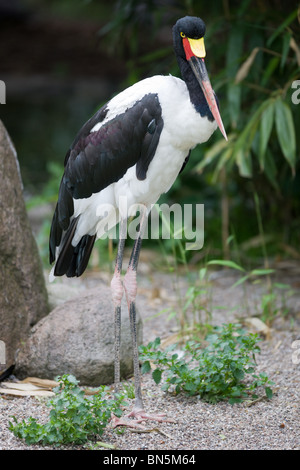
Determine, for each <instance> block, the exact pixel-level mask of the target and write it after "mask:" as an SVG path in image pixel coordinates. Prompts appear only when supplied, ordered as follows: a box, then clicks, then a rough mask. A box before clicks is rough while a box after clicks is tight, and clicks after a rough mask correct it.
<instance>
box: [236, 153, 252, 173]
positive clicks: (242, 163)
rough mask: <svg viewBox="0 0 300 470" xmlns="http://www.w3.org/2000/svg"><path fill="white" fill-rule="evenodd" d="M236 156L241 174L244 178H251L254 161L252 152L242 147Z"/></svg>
mask: <svg viewBox="0 0 300 470" xmlns="http://www.w3.org/2000/svg"><path fill="white" fill-rule="evenodd" d="M235 158H236V163H237V166H238V167H239V172H240V175H241V176H243V177H244V178H251V176H252V161H251V155H250V152H249V151H248V150H245V149H244V148H242V147H240V148H239V149H238V150H237V152H236V154H235Z"/></svg>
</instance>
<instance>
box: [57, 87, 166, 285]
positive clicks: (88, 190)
mask: <svg viewBox="0 0 300 470" xmlns="http://www.w3.org/2000/svg"><path fill="white" fill-rule="evenodd" d="M107 111H108V108H107V106H104V107H103V108H101V109H100V110H99V111H98V112H97V113H96V114H95V115H94V116H93V117H92V118H91V119H90V120H89V121H88V122H87V123H86V124H85V125H84V126H83V127H82V129H81V130H80V132H79V133H78V135H77V136H76V138H75V140H74V142H73V144H72V146H71V147H70V149H69V151H68V153H67V155H66V158H65V170H64V175H63V178H62V180H61V184H60V188H59V195H58V202H57V205H56V209H55V212H54V215H53V220H52V226H51V232H50V242H49V251H50V263H53V261H55V249H56V247H58V246H60V255H59V259H58V260H57V262H56V266H55V272H54V274H55V275H57V276H60V275H63V274H67V275H68V276H75V275H76V276H79V275H80V274H82V272H83V271H84V269H85V268H86V265H87V262H88V259H89V256H90V253H91V250H92V247H93V245H94V241H95V237H91V236H89V235H86V236H85V237H83V238H82V239H81V241H80V242H79V244H78V245H77V247H76V248H74V247H73V246H72V245H71V241H72V238H73V235H74V233H75V230H76V224H77V220H76V219H73V220H72V223H71V224H70V219H71V217H72V215H73V213H74V204H73V198H74V199H81V198H88V197H90V196H91V195H92V194H94V193H97V192H99V191H101V190H102V189H104V188H106V187H107V186H109V185H110V184H112V183H115V182H117V181H118V180H119V179H120V178H122V177H123V176H124V174H125V173H126V171H127V170H128V168H130V167H132V166H133V165H135V164H136V175H137V178H138V179H140V180H143V179H145V178H146V176H147V170H148V166H149V164H150V162H151V160H152V158H153V156H154V154H155V151H156V148H157V145H158V142H159V137H160V134H161V131H162V128H163V120H162V116H161V107H160V104H159V100H158V96H157V95H156V94H151V93H149V94H147V95H145V96H144V97H143V98H142V99H141V100H139V101H137V102H136V103H135V104H134V105H133V106H132V107H131V108H129V109H127V110H126V111H125V112H124V113H122V114H119V115H117V116H116V117H114V118H112V119H111V120H109V121H107V122H106V123H105V124H103V125H102V126H101V127H100V129H99V130H98V131H95V132H91V129H92V128H93V127H94V126H95V124H97V123H98V122H102V121H103V119H104V118H105V116H106V114H107Z"/></svg>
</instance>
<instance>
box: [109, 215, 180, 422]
mask: <svg viewBox="0 0 300 470" xmlns="http://www.w3.org/2000/svg"><path fill="white" fill-rule="evenodd" d="M146 224H147V210H146V208H145V209H144V211H143V213H142V215H141V222H140V230H139V233H138V237H137V239H136V240H135V243H134V246H133V249H132V253H131V257H130V261H129V265H128V269H127V272H126V275H125V277H124V290H125V294H126V299H127V304H128V310H129V316H130V329H131V337H132V348H133V370H134V381H135V404H134V408H133V410H132V412H131V413H129V414H128V415H127V416H126V417H127V418H135V420H134V421H132V420H129V421H128V420H126V419H125V420H124V419H118V418H115V419H114V421H113V427H116V426H131V427H139V424H138V423H140V422H142V421H145V420H147V419H148V420H153V421H168V422H174V421H173V420H171V419H165V418H164V416H165V413H162V414H160V413H158V414H153V415H150V414H148V413H146V412H145V411H144V405H143V398H142V391H141V377H140V369H139V356H138V345H137V332H136V305H135V299H136V294H137V279H136V273H137V266H138V261H139V255H140V250H141V244H142V237H143V233H144V230H145V227H146Z"/></svg>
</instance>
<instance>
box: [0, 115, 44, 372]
mask: <svg viewBox="0 0 300 470" xmlns="http://www.w3.org/2000/svg"><path fill="white" fill-rule="evenodd" d="M48 312H49V308H48V300H47V290H46V286H45V281H44V276H43V271H42V266H41V261H40V257H39V253H38V249H37V246H36V242H35V239H34V237H33V234H32V230H31V227H30V223H29V220H28V217H27V213H26V209H25V203H24V199H23V187H22V181H21V175H20V170H19V163H18V159H17V154H16V151H15V148H14V146H13V144H12V142H11V139H10V137H9V135H8V133H7V131H6V129H5V127H4V125H3V124H2V122H1V120H0V340H1V341H3V342H4V343H5V350H6V367H9V366H11V365H12V364H14V360H15V352H16V350H17V349H18V348H19V346H20V344H21V343H22V341H24V340H25V339H26V338H27V336H28V333H29V331H30V329H31V327H32V326H33V325H34V324H35V323H37V322H38V321H39V320H40V319H41V318H42V317H44V316H45V315H47V314H48ZM2 344H3V343H2ZM1 367H2V369H3V368H5V364H3V365H2V366H1V365H0V368H1Z"/></svg>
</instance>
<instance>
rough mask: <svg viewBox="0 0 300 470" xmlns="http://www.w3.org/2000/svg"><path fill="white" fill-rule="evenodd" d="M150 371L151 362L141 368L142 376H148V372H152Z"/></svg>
mask: <svg viewBox="0 0 300 470" xmlns="http://www.w3.org/2000/svg"><path fill="white" fill-rule="evenodd" d="M150 370H151V365H150V362H149V361H145V362H143V364H142V367H141V372H142V374H147V373H148V372H150Z"/></svg>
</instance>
